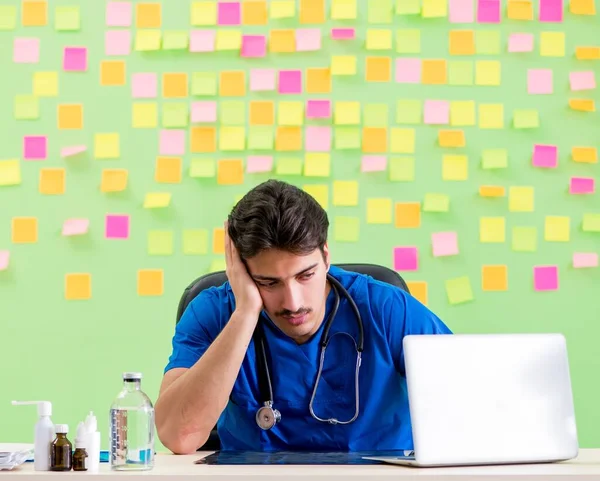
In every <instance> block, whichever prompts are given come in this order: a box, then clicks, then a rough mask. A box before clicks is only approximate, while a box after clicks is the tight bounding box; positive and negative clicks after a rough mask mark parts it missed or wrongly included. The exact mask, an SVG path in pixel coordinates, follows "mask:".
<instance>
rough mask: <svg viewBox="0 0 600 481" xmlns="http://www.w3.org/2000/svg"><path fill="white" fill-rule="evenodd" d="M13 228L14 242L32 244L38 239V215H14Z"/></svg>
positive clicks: (12, 237) (12, 236)
mask: <svg viewBox="0 0 600 481" xmlns="http://www.w3.org/2000/svg"><path fill="white" fill-rule="evenodd" d="M11 230H12V234H11V240H12V242H13V244H32V243H35V242H37V240H38V220H37V218H36V217H13V218H12V221H11Z"/></svg>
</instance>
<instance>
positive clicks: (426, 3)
mask: <svg viewBox="0 0 600 481" xmlns="http://www.w3.org/2000/svg"><path fill="white" fill-rule="evenodd" d="M421 15H422V16H423V18H435V17H447V16H448V1H447V0H423V10H422V11H421Z"/></svg>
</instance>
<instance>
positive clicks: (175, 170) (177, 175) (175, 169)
mask: <svg viewBox="0 0 600 481" xmlns="http://www.w3.org/2000/svg"><path fill="white" fill-rule="evenodd" d="M181 167H182V162H181V158H179V157H157V158H156V165H155V170H154V181H155V182H158V183H159V184H179V183H180V182H181V170H182V169H181Z"/></svg>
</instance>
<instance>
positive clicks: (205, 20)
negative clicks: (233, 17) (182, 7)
mask: <svg viewBox="0 0 600 481" xmlns="http://www.w3.org/2000/svg"><path fill="white" fill-rule="evenodd" d="M190 23H191V24H192V25H193V26H196V27H199V26H206V25H216V24H217V2H214V1H206V0H202V1H198V2H192V3H191V5H190Z"/></svg>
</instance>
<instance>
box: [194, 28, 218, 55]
mask: <svg viewBox="0 0 600 481" xmlns="http://www.w3.org/2000/svg"><path fill="white" fill-rule="evenodd" d="M216 40H217V32H216V31H214V30H192V31H191V32H190V40H189V42H190V46H189V50H190V52H214V51H215V47H216Z"/></svg>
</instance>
